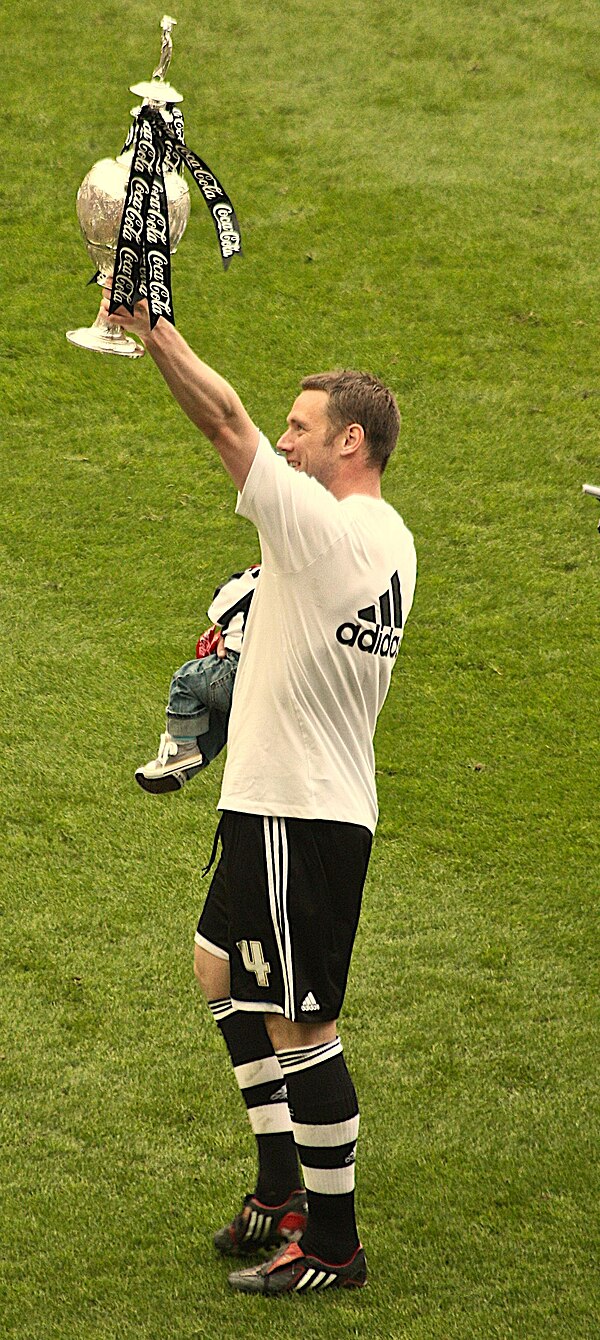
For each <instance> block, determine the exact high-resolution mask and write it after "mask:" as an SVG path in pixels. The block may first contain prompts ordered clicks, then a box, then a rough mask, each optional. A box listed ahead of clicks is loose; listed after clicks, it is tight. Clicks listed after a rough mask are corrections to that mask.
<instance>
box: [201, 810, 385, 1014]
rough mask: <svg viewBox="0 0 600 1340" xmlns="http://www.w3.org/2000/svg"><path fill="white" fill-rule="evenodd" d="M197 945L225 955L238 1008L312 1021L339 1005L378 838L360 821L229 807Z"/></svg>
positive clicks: (332, 1012)
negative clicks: (263, 814) (374, 841)
mask: <svg viewBox="0 0 600 1340" xmlns="http://www.w3.org/2000/svg"><path fill="white" fill-rule="evenodd" d="M220 831H221V840H222V844H223V850H222V854H221V858H220V860H219V864H218V866H217V868H216V870H215V873H214V876H213V879H212V883H211V886H210V889H209V891H208V895H207V899H206V903H205V905H204V910H203V912H202V915H201V917H200V920H199V922H198V929H197V932H196V943H197V944H199V945H201V946H202V947H203V948H205V949H207V950H208V951H209V952H210V953H213V954H216V955H217V957H218V958H223V959H227V958H228V959H229V963H230V973H231V997H232V1000H233V1001H234V1003H235V1004H236V1005H238V1006H239V1007H240V1008H241V1009H247V1010H262V1011H264V1012H265V1013H275V1014H283V1015H285V1017H286V1018H287V1019H292V1020H298V1021H303V1022H308V1023H313V1022H317V1021H319V1020H331V1019H337V1017H338V1015H339V1012H340V1010H341V1007H342V1002H343V999H344V993H345V990H346V982H347V979H348V971H349V968H350V958H351V954H352V947H353V944H354V937H355V935H356V928H357V926H358V918H359V914H360V905H361V899H362V891H363V887H364V883H365V878H366V874H367V867H368V864H369V857H370V854H371V843H372V836H371V833H370V832H369V830H368V829H367V828H363V827H361V826H359V825H358V824H346V823H337V822H334V821H331V820H328V819H327V820H326V819H274V818H262V817H261V816H260V815H256V814H238V813H235V812H233V811H225V812H224V814H223V815H222V818H221V825H220Z"/></svg>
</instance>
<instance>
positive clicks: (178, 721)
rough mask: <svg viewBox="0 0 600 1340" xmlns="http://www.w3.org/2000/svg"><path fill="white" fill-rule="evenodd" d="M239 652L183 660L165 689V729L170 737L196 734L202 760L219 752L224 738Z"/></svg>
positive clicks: (191, 736) (213, 756)
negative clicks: (166, 698)
mask: <svg viewBox="0 0 600 1340" xmlns="http://www.w3.org/2000/svg"><path fill="white" fill-rule="evenodd" d="M239 659H240V657H239V652H237V651H226V652H225V656H224V658H223V659H221V657H220V656H217V654H216V652H212V653H211V655H210V656H203V657H202V659H201V660H199V661H186V663H185V665H182V666H181V668H180V669H179V670H176V671H175V674H174V675H173V678H172V680H171V687H170V689H169V702H168V705H167V730H168V731H169V734H170V735H172V736H173V739H174V740H181V739H186V740H189V739H190V738H194V737H198V747H199V749H200V750H201V751H202V753H203V755H204V757H205V759H206V762H207V763H210V762H211V760H212V759H213V758H216V757H217V754H220V752H221V750H222V749H223V747H224V745H225V744H226V742H227V726H228V722H229V712H230V708H231V697H232V694H233V686H234V683H235V676H236V672H237V668H238V661H239Z"/></svg>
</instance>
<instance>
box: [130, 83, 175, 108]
mask: <svg viewBox="0 0 600 1340" xmlns="http://www.w3.org/2000/svg"><path fill="white" fill-rule="evenodd" d="M129 92H130V93H135V95H136V97H137V98H144V99H145V100H146V101H147V102H156V103H158V104H159V106H161V107H166V105H167V103H169V102H183V93H178V92H177V89H176V88H173V85H172V84H167V83H166V82H165V80H164V79H143V80H142V82H141V83H140V84H130V85H129Z"/></svg>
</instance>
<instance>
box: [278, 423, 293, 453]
mask: <svg viewBox="0 0 600 1340" xmlns="http://www.w3.org/2000/svg"><path fill="white" fill-rule="evenodd" d="M288 433H289V428H286V430H285V433H282V434H281V437H280V439H279V441H278V443H277V450H278V451H289V449H290V445H291V444H290V443H289V442H288Z"/></svg>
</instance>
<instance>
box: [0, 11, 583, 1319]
mask: <svg viewBox="0 0 600 1340" xmlns="http://www.w3.org/2000/svg"><path fill="white" fill-rule="evenodd" d="M160 17H161V11H160V8H159V7H153V6H152V5H149V4H148V3H141V0H129V3H127V4H124V3H117V2H116V0H104V2H103V3H102V4H100V3H98V0H88V3H87V4H81V5H76V4H75V3H73V0H66V3H64V4H62V5H60V6H48V5H46V4H42V3H40V0H30V2H29V3H27V4H25V3H24V0H17V2H16V3H15V4H13V5H11V6H10V7H9V8H8V9H7V14H6V16H5V22H4V60H3V87H4V92H5V111H4V116H3V123H2V132H1V134H2V141H3V154H2V159H3V171H2V183H1V191H2V210H1V213H0V253H1V255H2V260H3V262H4V266H3V269H4V283H3V321H2V334H1V343H0V378H1V404H2V419H1V426H0V436H1V438H2V448H1V453H0V472H1V476H0V483H1V515H2V524H1V527H0V596H1V607H2V619H1V630H0V637H1V640H2V675H1V677H0V695H1V698H2V716H1V723H2V724H1V732H2V754H1V757H2V785H1V788H0V835H1V853H2V876H1V879H2V887H1V907H0V911H1V914H2V915H1V919H0V930H1V954H2V961H3V962H2V986H1V1001H2V1019H1V1021H0V1085H1V1087H2V1094H1V1099H0V1159H1V1164H0V1166H1V1174H0V1176H1V1182H0V1185H1V1194H0V1239H1V1242H2V1248H1V1252H0V1258H1V1264H0V1314H1V1317H2V1320H1V1323H0V1326H1V1330H2V1335H3V1336H6V1337H11V1340H195V1338H196V1337H197V1338H198V1340H200V1337H202V1340H230V1337H231V1338H233V1337H234V1336H239V1335H243V1336H245V1337H247V1338H248V1340H253V1338H257V1337H260V1338H261V1340H275V1338H277V1340H292V1337H295V1336H297V1335H298V1334H301V1335H302V1337H303V1340H338V1337H347V1336H348V1337H354V1336H357V1337H361V1340H375V1337H382V1336H383V1337H388V1336H389V1337H392V1340H508V1338H509V1337H511V1338H512V1337H515V1338H516V1340H595V1337H597V1335H598V1334H599V1332H600V1308H599V1300H598V1292H597V1276H596V1275H595V1270H594V1261H595V1253H596V1252H597V1247H598V1235H597V1206H598V1183H597V1176H596V1174H595V1164H594V1153H595V1152H596V1154H597V1140H598V1124H597V1116H598V1104H597V1098H598V1092H597V1067H598V1048H597V1040H598V1034H597V1026H596V1025H597V1020H596V1015H595V1006H596V1002H597V985H598V978H597V961H598V960H597V950H598V934H597V903H598V882H599V881H598V869H599V844H598V834H599V827H600V824H599V819H600V816H599V806H598V795H599V787H598V760H599V741H598V699H599V693H598V690H599V678H600V676H599V671H598V652H599V637H598V564H599V561H600V537H599V536H597V535H596V523H597V519H598V510H599V509H598V507H597V505H596V504H595V503H594V502H593V500H592V499H590V498H583V497H582V495H581V485H582V484H583V483H584V482H591V483H596V484H600V451H599V449H598V443H599V429H600V419H599V407H600V372H599V362H598V359H599V354H598V296H597V284H598V253H599V228H598V217H599V212H600V191H599V186H598V180H599V172H598V125H599V123H600V65H599V58H598V50H599V38H600V20H599V16H598V8H597V4H596V3H593V2H592V0H580V3H579V4H577V5H567V4H565V3H560V0H545V3H543V4H542V3H541V0H530V3H523V4H517V3H516V0H505V3H503V4H491V3H484V0H455V3H454V4H453V5H450V4H449V3H447V2H446V3H445V2H444V0H431V2H430V3H429V4H426V5H424V4H419V3H416V0H406V2H405V3H402V4H400V3H395V2H394V0H370V3H369V0H347V2H346V3H345V4H341V3H335V2H334V0H329V3H325V4H318V3H317V0H295V2H294V3H291V4H289V5H281V4H275V3H266V0H256V3H255V4H253V5H247V4H242V3H240V0H230V3H229V4H228V5H221V4H217V3H215V0H207V3H206V4H203V5H199V4H192V3H191V0H179V3H178V4H177V6H176V13H175V17H176V18H177V20H178V26H177V29H176V31H175V54H174V59H173V64H172V67H171V77H172V81H173V83H174V84H175V85H176V86H177V87H179V88H180V89H181V90H182V92H183V93H184V94H185V103H184V110H185V113H186V126H187V135H188V142H189V144H190V146H191V147H192V148H194V149H196V150H197V151H198V152H199V153H200V154H201V155H202V156H203V157H205V158H206V159H207V161H208V162H209V163H210V164H211V166H212V167H213V168H214V170H215V171H216V172H217V174H218V175H219V176H220V177H221V179H222V181H223V183H224V185H225V186H226V188H227V189H228V190H229V192H230V193H231V195H232V197H233V200H234V202H235V205H236V208H237V210H238V213H239V217H240V220H241V223H242V228H243V233H244V244H245V258H244V260H243V261H242V262H239V261H236V262H234V264H233V265H232V267H231V269H230V271H229V273H228V274H227V275H224V274H223V272H222V269H221V266H220V261H219V257H218V251H217V246H216V240H215V237H214V233H213V229H212V224H211V222H210V219H209V217H208V214H207V212H206V210H205V208H204V206H203V204H202V201H201V200H200V197H199V196H197V197H196V198H195V199H194V200H193V214H192V219H191V222H190V225H189V228H188V232H187V234H186V237H185V238H184V241H183V243H182V245H181V247H180V250H179V252H178V254H177V256H176V258H175V260H174V263H173V277H174V297H175V311H176V317H177V322H178V325H179V326H180V328H181V330H182V331H183V333H184V334H185V335H186V336H187V337H188V338H189V339H190V341H191V343H192V344H193V345H194V347H195V348H197V349H198V351H199V352H200V353H201V354H202V355H203V356H204V357H205V358H206V359H207V360H208V361H209V362H212V363H213V364H214V365H215V366H216V367H217V368H218V369H219V370H220V371H221V372H223V373H224V375H225V376H227V377H229V379H230V380H231V381H232V382H233V383H234V385H235V386H236V388H237V389H238V390H239V391H240V393H241V395H242V397H243V398H244V400H245V401H246V403H247V404H248V407H249V409H250V411H251V413H252V414H253V416H254V418H255V419H256V421H257V422H259V423H260V424H261V425H262V427H263V428H264V430H265V431H266V432H267V433H268V434H269V435H270V436H271V437H272V438H276V437H277V435H278V434H279V432H280V431H281V428H282V425H283V423H284V419H285V415H286V413H287V411H288V409H289V406H290V404H291V401H292V399H293V397H294V395H295V393H296V389H297V385H298V381H299V378H300V376H301V375H303V374H305V373H307V372H309V371H315V370H321V369H322V368H324V367H331V366H344V365H351V366H352V365H355V366H359V367H365V368H368V369H370V370H372V371H374V372H376V373H378V374H380V375H382V376H383V377H384V378H386V379H387V380H389V382H390V383H391V385H392V386H393V387H394V389H395V390H396V392H397V394H398V397H399V399H400V402H401V406H402V411H403V419H404V423H403V430H402V436H401V444H400V447H399V449H398V452H397V455H396V457H395V459H394V460H393V462H392V463H391V465H390V467H389V471H388V473H387V475H386V479H385V485H386V494H387V497H388V498H389V499H390V501H392V502H393V503H394V504H395V505H396V506H397V507H398V508H399V510H400V511H401V512H402V513H403V515H404V516H405V518H406V520H407V522H408V523H409V525H410V526H411V528H412V529H413V531H414V533H415V537H416V541H417V547H418V553H419V561H420V573H419V583H418V589H417V598H416V603H415V607H414V612H413V614H412V615H411V619H410V622H409V624H408V630H407V634H406V639H405V644H404V647H403V650H402V653H401V657H400V662H399V665H398V669H397V672H396V676H395V682H394V685H393V689H392V691H391V694H390V698H389V700H388V702H387V704H386V707H385V709H384V712H383V715H382V718H381V721H380V725H379V729H378V738H377V750H378V776H379V791H380V801H381V822H380V828H379V833H378V838H377V841H376V845H375V849H374V856H373V861H372V867H371V872H370V877H369V882H368V888H367V893H366V900H365V909H364V916H363V919H362V923H361V928H360V934H359V940H358V944H357V949H356V953H355V959H354V964H353V971H352V974H351V981H350V988H349V994H348V998H347V1006H346V1009H345V1015H344V1017H343V1019H342V1026H341V1033H342V1036H343V1039H344V1044H345V1049H346V1054H347V1057H348V1060H349V1064H350V1067H351V1070H352V1072H353V1075H354V1077H355V1080H356V1083H357V1088H358V1091H359V1096H360V1100H361V1110H362V1136H361V1142H360V1145H359V1167H358V1211H359V1219H360V1226H361V1231H362V1235H363V1238H364V1242H365V1246H366V1249H367V1253H368V1257H369V1263H370V1270H371V1278H370V1284H369V1287H368V1289H366V1290H365V1291H364V1293H361V1294H360V1295H358V1296H342V1295H339V1296H336V1295H333V1296H330V1297H324V1298H322V1299H316V1298H313V1299H306V1300H304V1301H301V1300H299V1299H290V1300H287V1301H282V1302H280V1303H279V1304H277V1303H274V1304H270V1303H269V1301H268V1300H263V1299H248V1298H240V1297H235V1296H232V1295H230V1292H229V1290H228V1287H227V1283H226V1274H227V1271H226V1268H225V1267H224V1265H223V1263H222V1262H220V1261H218V1260H215V1259H214V1253H213V1249H212V1244H211V1231H212V1229H213V1228H214V1227H215V1226H218V1225H219V1224H220V1223H222V1222H224V1220H225V1218H226V1217H228V1216H229V1215H230V1213H231V1212H232V1211H233V1210H234V1209H235V1208H236V1207H237V1202H238V1201H239V1198H240V1196H241V1194H242V1192H243V1191H244V1190H245V1189H246V1187H247V1185H248V1184H249V1182H250V1180H251V1177H252V1169H253V1155H252V1141H251V1136H250V1132H249V1127H248V1126H247V1122H246V1118H245V1114H244V1111H243V1108H242V1104H241V1102H240V1100H239V1096H238V1095H237V1091H236V1089H235V1086H234V1082H233V1079H232V1077H231V1075H230V1073H229V1070H228V1066H227V1064H226V1062H225V1056H224V1049H223V1047H222V1045H221V1042H220V1039H219V1037H218V1036H217V1035H216V1030H215V1029H214V1025H213V1024H212V1021H211V1020H210V1018H209V1017H208V1016H207V1012H206V1011H205V1010H203V1008H202V1006H201V1004H200V1001H199V999H198V998H197V993H196V990H195V987H194V984H193V981H192V975H191V947H192V935H193V929H194V925H195V918H196V915H197V912H198V910H199V906H200V905H201V900H202V896H203V889H204V886H203V884H202V881H201V878H200V873H199V872H200V868H201V866H202V865H203V864H204V862H205V860H206V858H207V856H208V853H209V851H210V844H211V839H212V831H213V825H214V820H215V805H216V800H217V798H218V787H219V779H220V773H221V764H220V763H219V764H217V765H215V766H214V767H213V768H212V769H211V770H210V771H209V772H207V773H206V774H205V775H204V776H203V777H202V778H200V779H198V780H197V781H195V782H193V783H192V784H190V786H189V787H187V788H186V790H185V792H184V793H182V794H181V795H180V796H176V797H166V798H164V799H163V800H157V799H153V798H151V797H148V796H145V795H144V794H143V793H142V792H141V791H139V790H138V788H136V786H135V783H134V781H133V770H134V768H135V767H136V766H137V765H138V764H139V763H140V762H142V761H145V759H146V758H148V757H150V756H151V754H152V752H153V751H154V747H155V745H156V742H157V738H158V733H159V730H160V729H161V720H162V711H163V706H164V702H165V695H166V691H167V686H168V682H169V676H170V673H171V670H172V669H173V668H174V666H176V665H178V664H179V663H180V662H181V661H183V660H184V659H186V658H187V657H188V656H189V655H190V654H191V649H192V647H193V644H194V638H195V635H196V633H197V631H198V630H199V629H201V628H202V627H203V626H204V622H205V610H206V606H207V603H208V601H209V599H210V596H211V594H212V590H213V587H214V585H215V583H216V581H217V580H218V579H219V577H220V576H222V575H223V574H226V573H227V572H229V571H231V570H233V569H234V568H235V567H237V566H239V565H242V564H245V563H248V562H250V561H251V560H252V559H253V558H254V557H255V555H256V553H257V544H256V539H255V535H254V532H253V531H252V529H251V528H250V527H249V526H248V525H247V524H246V523H243V522H241V521H239V520H236V518H235V516H234V512H233V507H234V493H233V488H232V486H231V485H230V483H229V481H228V479H227V477H226V476H225V475H224V473H223V471H222V469H221V467H220V465H219V464H218V462H217V461H216V460H215V459H214V458H213V455H212V454H211V449H210V448H209V447H208V446H207V444H205V443H203V442H202V440H201V439H200V438H199V436H198V435H197V434H196V433H195V431H194V430H193V429H192V427H191V425H189V424H188V422H187V421H186V420H185V419H184V418H183V416H182V415H181V413H180V412H179V411H178V409H177V408H176V407H175V406H174V405H173V404H172V403H171V401H170V399H169V395H168V393H167V391H166V389H165V388H164V386H163V385H162V383H161V380H160V378H159V376H158V374H157V373H156V370H155V369H154V368H153V366H152V365H151V361H150V359H149V358H146V359H143V360H141V362H139V363H134V364H131V363H127V362H124V361H123V362H122V361H120V360H118V359H108V358H101V357H99V356H95V355H92V354H88V353H84V352H83V351H79V350H76V349H73V348H72V347H71V346H69V345H68V344H67V342H66V340H65V337H64V331H65V330H66V329H67V328H69V327H72V326H77V325H84V324H87V323H88V322H91V321H92V319H93V316H94V312H95V303H96V291H95V290H91V289H86V288H85V282H86V280H87V279H88V277H89V276H90V274H91V266H90V262H89V260H88V258H87V255H86V252H85V250H84V247H83V245H82V242H81V239H80V237H79V233H78V227H77V222H76V216H75V193H76V190H77V187H78V185H79V183H80V181H81V180H82V178H83V176H84V175H85V173H86V172H87V170H88V169H89V167H90V166H91V165H92V163H93V162H94V161H95V160H96V159H98V158H100V157H104V156H106V155H112V154H115V153H117V152H118V151H119V149H120V147H121V143H122V138H123V135H124V132H125V130H126V128H127V124H128V113H129V108H130V106H131V105H132V102H133V101H134V99H133V97H132V95H130V94H129V92H128V86H129V84H130V83H132V82H135V81H136V80H139V79H142V78H147V77H148V76H149V74H150V72H151V70H152V68H153V65H154V64H155V63H156V59H157V55H158V41H159V27H158V24H159V20H160ZM596 1167H597V1165H596Z"/></svg>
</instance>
